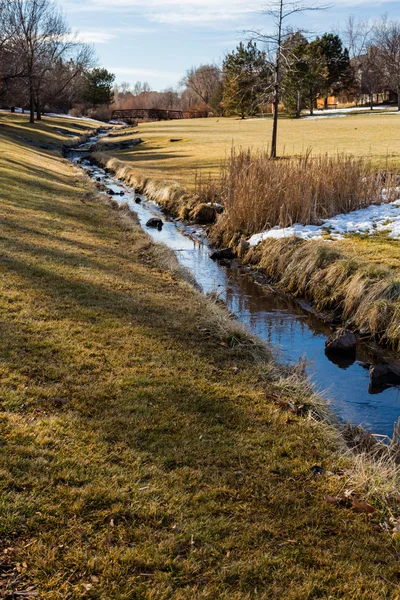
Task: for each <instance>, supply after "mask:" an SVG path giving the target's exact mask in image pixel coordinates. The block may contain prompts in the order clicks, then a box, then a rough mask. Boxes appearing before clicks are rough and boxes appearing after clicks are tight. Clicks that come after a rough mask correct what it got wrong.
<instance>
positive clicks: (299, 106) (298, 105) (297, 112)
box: [296, 90, 301, 119]
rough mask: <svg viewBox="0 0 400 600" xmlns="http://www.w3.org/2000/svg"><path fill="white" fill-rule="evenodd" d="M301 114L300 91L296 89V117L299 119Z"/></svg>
mask: <svg viewBox="0 0 400 600" xmlns="http://www.w3.org/2000/svg"><path fill="white" fill-rule="evenodd" d="M300 116H301V93H300V90H297V103H296V119H300Z"/></svg>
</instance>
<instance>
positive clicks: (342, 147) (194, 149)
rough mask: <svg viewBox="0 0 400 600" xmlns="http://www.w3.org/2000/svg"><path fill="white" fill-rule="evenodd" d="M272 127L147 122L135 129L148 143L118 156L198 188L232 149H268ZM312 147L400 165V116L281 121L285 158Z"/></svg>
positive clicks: (237, 121) (260, 122) (219, 121)
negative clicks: (199, 179)
mask: <svg viewBox="0 0 400 600" xmlns="http://www.w3.org/2000/svg"><path fill="white" fill-rule="evenodd" d="M271 126H272V122H271V120H250V119H249V120H244V121H242V120H240V119H224V118H220V119H216V118H213V119H193V120H186V121H169V122H165V121H164V122H159V123H144V124H141V125H140V126H139V127H138V128H136V129H135V131H137V132H138V135H139V136H140V137H141V138H142V139H143V140H144V144H143V145H142V146H139V147H138V148H135V149H134V150H130V151H124V152H119V153H115V155H116V156H117V157H118V158H120V159H121V160H124V161H127V162H131V163H132V164H134V166H135V168H138V169H140V170H141V173H142V175H147V176H149V177H151V178H153V179H161V180H171V179H172V180H174V181H177V182H178V183H180V184H181V185H183V186H185V187H188V188H191V189H193V186H194V182H195V177H196V174H197V175H198V174H199V173H198V172H199V170H201V171H202V175H203V177H207V176H208V174H209V173H211V174H212V175H215V174H216V173H217V170H218V168H219V166H220V164H221V162H222V161H223V160H224V159H225V158H226V157H227V156H228V155H229V153H230V150H231V147H232V145H234V146H236V147H243V148H245V149H247V148H253V149H260V148H266V147H267V146H268V145H269V144H270V139H271ZM134 137H135V136H134ZM136 137H137V135H136ZM121 139H123V138H121ZM171 140H178V141H171ZM310 148H311V149H312V151H313V152H314V153H315V154H319V153H324V152H328V153H337V152H346V153H349V154H353V155H355V156H370V157H371V159H372V160H373V161H374V162H375V163H380V164H384V163H386V160H388V161H389V162H390V163H391V164H395V165H398V166H400V115H397V114H391V115H386V114H380V113H374V114H369V113H363V114H356V115H350V116H346V117H336V118H327V119H314V120H313V119H301V120H296V119H285V118H283V119H281V120H280V122H279V136H278V152H279V153H280V154H283V153H284V154H286V155H293V154H295V155H298V154H303V153H304V152H305V151H306V150H307V149H310Z"/></svg>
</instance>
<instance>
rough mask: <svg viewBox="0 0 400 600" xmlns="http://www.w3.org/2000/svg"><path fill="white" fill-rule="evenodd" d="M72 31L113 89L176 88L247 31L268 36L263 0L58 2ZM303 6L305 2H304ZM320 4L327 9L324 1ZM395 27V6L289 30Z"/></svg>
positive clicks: (313, 19) (316, 18)
mask: <svg viewBox="0 0 400 600" xmlns="http://www.w3.org/2000/svg"><path fill="white" fill-rule="evenodd" d="M59 1H60V4H61V6H62V8H63V9H64V11H65V13H66V16H67V18H68V21H69V23H70V25H71V26H72V27H73V29H75V30H78V31H79V32H80V34H81V37H82V39H84V40H85V41H87V42H92V43H93V44H94V45H95V48H96V51H97V54H98V56H99V60H100V64H101V65H102V66H104V67H106V68H107V69H109V70H110V71H112V72H113V73H115V74H116V78H117V81H118V82H122V81H127V82H129V83H131V84H133V83H134V82H135V81H138V80H139V81H148V82H149V84H150V86H151V88H152V89H155V90H162V89H165V88H167V87H177V84H178V82H179V80H180V79H181V78H182V76H183V75H184V73H185V71H186V70H187V69H188V68H190V67H191V66H198V65H200V64H205V63H210V62H217V63H218V62H221V61H222V59H223V57H224V55H225V54H226V52H229V51H230V50H232V49H233V48H234V47H235V46H236V45H237V44H238V42H239V41H240V40H241V39H244V38H245V34H244V33H243V31H245V30H248V29H260V28H262V29H264V30H265V31H266V32H270V31H271V30H272V25H271V21H270V18H269V17H267V16H266V15H263V14H262V12H261V11H262V9H263V8H264V7H268V0H267V1H265V2H262V0H180V1H179V2H177V1H172V0H110V1H107V0H59ZM306 3H307V2H306ZM321 3H324V2H323V0H322V2H321ZM385 13H386V14H387V15H388V16H389V18H391V19H399V20H400V2H398V1H397V0H393V1H392V2H376V1H370V0H368V1H365V0H350V2H349V1H348V0H347V1H346V0H339V1H338V2H336V3H334V4H333V5H331V8H329V9H328V10H326V11H323V12H311V13H307V14H306V15H305V16H303V17H297V18H296V19H294V20H292V21H291V25H293V26H300V27H303V28H307V30H309V31H312V32H313V33H315V34H321V33H324V32H325V31H332V30H334V31H335V32H339V31H340V28H341V27H342V26H343V24H344V23H345V21H346V19H347V17H348V15H349V14H353V15H355V16H356V17H361V18H365V17H371V18H372V19H374V18H378V17H380V16H381V15H383V14H385Z"/></svg>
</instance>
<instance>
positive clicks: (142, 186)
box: [91, 152, 199, 220]
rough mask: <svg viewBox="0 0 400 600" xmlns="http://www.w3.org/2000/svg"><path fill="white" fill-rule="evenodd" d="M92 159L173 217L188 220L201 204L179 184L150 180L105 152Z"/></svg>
mask: <svg viewBox="0 0 400 600" xmlns="http://www.w3.org/2000/svg"><path fill="white" fill-rule="evenodd" d="M91 158H92V159H93V160H94V161H95V162H96V163H97V164H99V165H100V166H102V167H105V168H106V169H108V170H110V171H112V172H113V173H114V174H115V176H116V177H118V179H121V180H122V181H125V182H126V183H127V184H128V185H130V186H131V187H133V188H135V190H136V191H138V192H140V193H142V194H145V195H146V196H147V197H148V198H149V200H152V201H153V202H157V204H159V205H160V206H162V207H163V208H164V210H166V211H167V212H168V213H169V214H170V215H172V216H173V217H176V218H178V219H184V220H186V219H188V217H189V214H190V212H191V211H192V210H193V208H194V207H195V206H196V204H198V202H199V198H198V196H197V195H195V194H192V193H190V192H187V190H185V189H183V188H182V187H181V186H180V185H178V184H177V183H175V182H171V181H155V180H152V179H149V178H148V177H145V176H143V175H141V174H139V173H138V171H137V170H136V169H134V168H133V167H131V166H130V165H129V164H127V163H125V162H123V161H121V160H118V159H117V158H112V157H110V156H109V155H107V154H105V153H103V152H94V153H93V154H92V155H91Z"/></svg>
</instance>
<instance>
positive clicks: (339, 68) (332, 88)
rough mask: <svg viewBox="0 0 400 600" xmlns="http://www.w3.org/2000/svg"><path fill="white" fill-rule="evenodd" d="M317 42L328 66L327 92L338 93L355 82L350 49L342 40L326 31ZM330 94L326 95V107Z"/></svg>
mask: <svg viewBox="0 0 400 600" xmlns="http://www.w3.org/2000/svg"><path fill="white" fill-rule="evenodd" d="M315 43H316V44H317V45H318V46H319V48H320V50H321V54H322V56H323V57H324V60H325V65H326V67H327V70H328V72H327V77H326V83H327V86H326V88H327V89H326V94H338V93H340V92H341V91H343V90H344V89H347V88H349V87H350V86H351V85H352V83H353V78H354V73H353V70H352V68H351V65H350V57H349V51H348V50H347V48H343V44H342V40H341V39H340V37H339V36H338V35H334V34H333V33H324V35H323V36H322V37H321V38H317V39H316V40H315ZM327 105H328V96H327V95H326V96H325V108H326V107H327Z"/></svg>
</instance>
